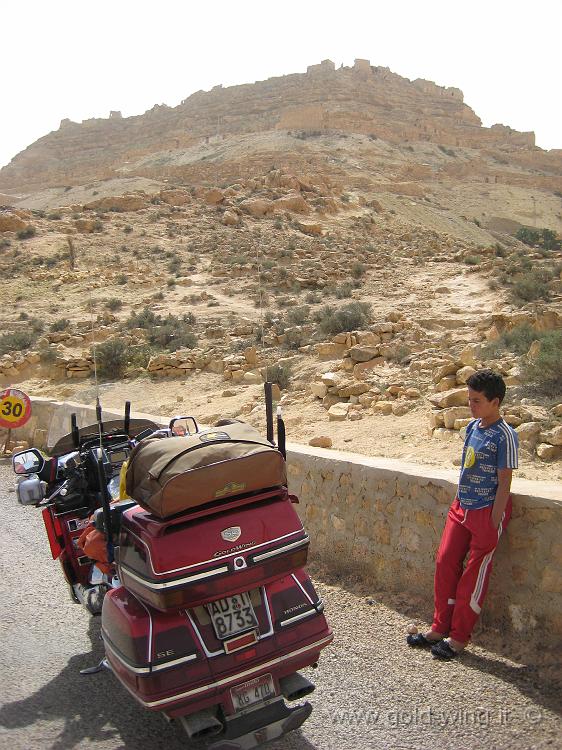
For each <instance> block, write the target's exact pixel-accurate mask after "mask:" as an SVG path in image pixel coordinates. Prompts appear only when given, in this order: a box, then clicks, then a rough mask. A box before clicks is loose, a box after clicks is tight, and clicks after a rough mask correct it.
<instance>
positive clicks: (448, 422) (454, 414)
mask: <svg viewBox="0 0 562 750" xmlns="http://www.w3.org/2000/svg"><path fill="white" fill-rule="evenodd" d="M442 414H443V423H444V425H445V427H446V428H447V429H448V430H452V429H453V428H454V426H455V421H456V420H457V419H468V420H470V418H471V412H470V409H469V407H468V406H451V407H449V408H448V409H444V410H443V412H442Z"/></svg>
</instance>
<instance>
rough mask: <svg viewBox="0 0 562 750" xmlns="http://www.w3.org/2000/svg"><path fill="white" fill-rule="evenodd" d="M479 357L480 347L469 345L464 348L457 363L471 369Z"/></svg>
mask: <svg viewBox="0 0 562 750" xmlns="http://www.w3.org/2000/svg"><path fill="white" fill-rule="evenodd" d="M479 355H480V346H479V345H478V344H469V345H468V346H465V348H464V349H463V350H462V352H461V353H460V354H459V362H460V363H461V364H463V365H469V366H471V367H473V366H475V365H477V364H478V357H479Z"/></svg>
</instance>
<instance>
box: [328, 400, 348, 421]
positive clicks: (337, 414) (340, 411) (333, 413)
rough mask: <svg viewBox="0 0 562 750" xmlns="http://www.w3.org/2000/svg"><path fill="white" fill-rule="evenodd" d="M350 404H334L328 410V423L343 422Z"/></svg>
mask: <svg viewBox="0 0 562 750" xmlns="http://www.w3.org/2000/svg"><path fill="white" fill-rule="evenodd" d="M349 407H350V404H342V403H338V404H334V405H333V406H330V408H329V409H328V418H329V420H330V422H343V421H344V420H345V419H347V414H348V412H349Z"/></svg>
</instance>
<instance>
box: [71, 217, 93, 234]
mask: <svg viewBox="0 0 562 750" xmlns="http://www.w3.org/2000/svg"><path fill="white" fill-rule="evenodd" d="M74 226H75V227H76V231H78V232H80V234H92V232H95V231H96V222H95V221H94V220H93V219H76V221H75V222H74Z"/></svg>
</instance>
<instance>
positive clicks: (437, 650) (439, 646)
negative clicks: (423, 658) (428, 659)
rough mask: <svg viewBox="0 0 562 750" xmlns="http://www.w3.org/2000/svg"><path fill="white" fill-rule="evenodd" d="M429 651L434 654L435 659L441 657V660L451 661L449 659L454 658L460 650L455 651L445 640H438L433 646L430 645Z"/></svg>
mask: <svg viewBox="0 0 562 750" xmlns="http://www.w3.org/2000/svg"><path fill="white" fill-rule="evenodd" d="M431 653H432V654H433V656H435V658H436V659H441V660H442V661H451V659H454V658H455V657H456V656H458V655H459V653H460V651H455V649H454V648H451V646H449V644H448V643H447V641H445V640H443V641H439V643H436V644H435V645H434V646H432V647H431Z"/></svg>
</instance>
